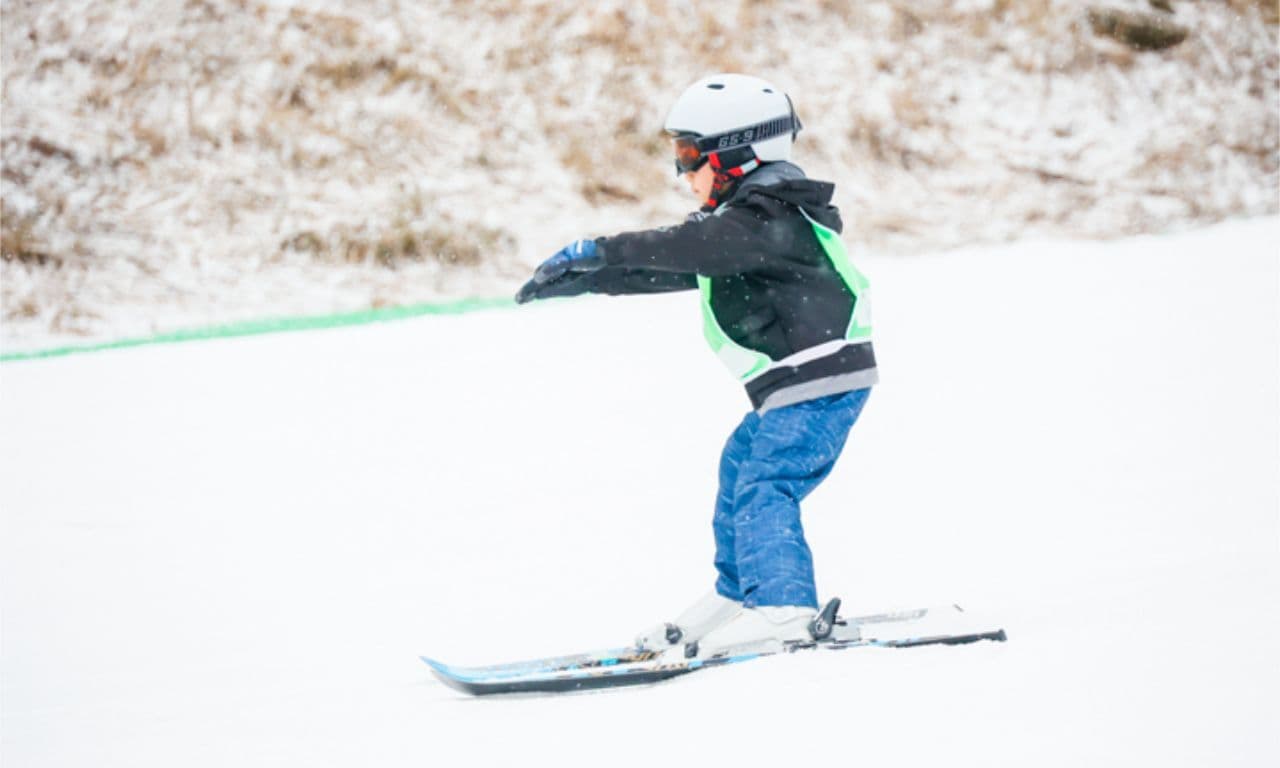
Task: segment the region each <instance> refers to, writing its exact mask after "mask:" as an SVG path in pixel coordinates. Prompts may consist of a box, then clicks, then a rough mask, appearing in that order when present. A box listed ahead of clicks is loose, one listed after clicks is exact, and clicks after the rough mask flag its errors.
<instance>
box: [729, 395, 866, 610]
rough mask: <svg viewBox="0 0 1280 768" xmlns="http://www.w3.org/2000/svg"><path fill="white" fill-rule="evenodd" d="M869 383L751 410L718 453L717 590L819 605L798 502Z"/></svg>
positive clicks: (836, 449) (826, 470)
mask: <svg viewBox="0 0 1280 768" xmlns="http://www.w3.org/2000/svg"><path fill="white" fill-rule="evenodd" d="M870 392H871V390H870V389H859V390H856V391H853V392H846V393H844V394H840V395H831V396H829V397H822V398H818V399H816V400H809V401H806V402H802V403H796V404H795V405H789V406H785V407H783V408H776V409H773V410H769V411H766V412H765V413H764V415H763V416H762V415H760V414H758V413H756V412H754V411H753V412H751V413H748V414H747V415H746V417H745V418H743V420H742V423H741V424H739V425H738V428H737V429H735V430H734V431H733V434H732V435H730V436H729V440H728V442H727V443H725V446H724V453H723V454H722V455H721V457H720V491H719V494H718V495H717V497H716V511H715V516H714V518H713V520H712V527H713V529H714V530H715V538H716V558H715V564H716V570H717V571H718V573H719V575H718V577H717V579H716V591H717V592H718V593H720V594H721V595H723V596H724V597H727V598H729V599H731V600H738V601H741V602H742V603H743V604H744V605H746V606H747V607H748V608H753V607H756V606H760V605H803V606H809V607H811V608H817V607H818V591H817V587H816V585H815V584H814V580H813V555H812V554H811V553H810V551H809V545H808V544H807V543H806V542H805V540H804V529H803V528H802V527H801V525H800V502H801V501H802V500H803V499H804V498H805V497H806V496H808V495H809V494H810V493H811V492H812V491H813V489H814V488H817V487H818V484H819V483H821V482H822V481H823V480H824V479H826V477H827V475H828V474H830V473H831V468H832V467H833V466H835V462H836V459H837V458H839V456H840V451H841V450H843V449H844V444H845V440H846V439H847V438H848V436H849V430H850V429H851V428H852V427H853V423H854V422H855V421H857V420H858V415H859V414H860V413H862V406H863V405H864V404H865V403H866V401H867V396H868V395H869V394H870Z"/></svg>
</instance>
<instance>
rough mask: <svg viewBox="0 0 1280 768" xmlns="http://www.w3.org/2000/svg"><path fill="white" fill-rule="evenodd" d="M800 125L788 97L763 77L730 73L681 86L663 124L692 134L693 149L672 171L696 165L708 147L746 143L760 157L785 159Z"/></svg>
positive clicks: (717, 148)
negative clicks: (696, 151)
mask: <svg viewBox="0 0 1280 768" xmlns="http://www.w3.org/2000/svg"><path fill="white" fill-rule="evenodd" d="M802 127H803V126H801V125H800V119H799V118H798V117H796V111H795V108H793V107H792V106H791V98H790V97H788V96H787V94H785V93H783V92H782V90H781V89H779V88H776V87H774V85H773V84H772V83H770V82H769V81H768V80H762V79H760V78H758V77H752V76H750V75H737V74H731V73H723V74H719V75H711V76H710V77H704V78H702V79H701V80H699V81H698V82H696V83H694V84H693V85H691V86H689V87H688V88H686V89H685V91H684V93H682V94H680V98H678V99H676V103H675V104H674V105H673V106H672V107H671V112H670V114H668V115H667V120H666V122H665V123H664V124H663V128H664V129H665V130H666V132H667V134H668V135H670V136H672V137H673V138H680V137H693V138H695V139H696V142H694V143H693V144H692V145H690V146H691V147H692V148H696V149H697V150H698V154H696V155H695V154H693V153H692V149H689V150H687V151H688V152H689V156H688V157H687V158H685V160H686V162H685V164H684V165H681V160H682V158H681V156H679V155H678V156H677V159H676V166H677V173H679V172H681V171H687V170H694V169H696V168H697V167H698V166H701V164H702V161H701V159H700V158H705V157H706V156H707V155H710V154H712V153H716V152H723V151H725V150H730V149H735V148H738V147H745V146H749V147H751V150H752V151H753V152H754V153H755V156H756V159H757V160H759V161H760V162H762V163H770V162H774V161H777V160H789V159H790V158H791V144H792V143H793V142H794V141H795V138H796V134H797V133H799V132H800V129H801V128H802ZM677 151H678V152H684V151H685V150H683V149H682V148H678V150H677ZM687 166H693V168H689V167H687Z"/></svg>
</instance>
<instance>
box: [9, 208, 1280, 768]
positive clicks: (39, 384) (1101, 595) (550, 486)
mask: <svg viewBox="0 0 1280 768" xmlns="http://www.w3.org/2000/svg"><path fill="white" fill-rule="evenodd" d="M1278 240H1280V219H1277V218H1274V217H1273V218H1267V219H1254V220H1243V221H1234V222H1229V223H1226V224H1223V225H1220V226H1216V227H1214V228H1211V229H1205V230H1199V231H1195V232H1191V233H1186V234H1182V235H1178V236H1175V237H1166V238H1140V239H1135V240H1129V241H1121V242H1114V243H1097V242H1090V243H1069V242H1044V243H1025V242H1024V243H1020V244H1014V245H1010V246H1006V247H1001V248H995V249H985V250H976V249H975V250H969V251H965V252H956V253H950V254H945V255H938V256H928V257H916V258H909V259H868V260H866V261H865V263H864V266H865V267H866V270H867V271H868V272H869V274H870V275H871V277H872V279H873V283H874V286H875V289H876V302H877V304H876V308H877V313H878V314H877V327H876V330H877V351H878V355H879V357H880V359H881V363H882V370H883V377H884V381H883V384H882V385H881V387H880V388H879V389H878V390H877V391H876V393H875V394H874V395H873V397H872V400H871V402H870V404H869V406H868V408H867V410H866V412H865V414H864V417H863V421H862V422H861V423H860V424H859V425H858V427H857V428H856V429H855V433H854V436H853V438H852V440H851V443H850V447H849V449H848V451H847V453H846V456H845V457H844V459H843V463H842V465H841V466H840V467H839V468H838V469H837V471H836V473H835V475H834V476H833V477H832V478H831V480H830V481H829V482H828V484H827V485H826V486H824V487H823V488H822V489H820V490H819V491H818V492H817V493H816V494H815V495H814V496H813V497H812V498H811V499H810V502H809V503H808V505H807V509H806V523H807V527H808V531H809V534H810V538H811V540H812V543H813V545H814V549H815V554H816V557H817V562H818V569H819V573H818V576H819V588H820V590H821V591H822V592H823V593H825V594H828V595H830V594H840V595H842V596H843V597H844V598H845V599H846V603H847V606H848V610H850V611H862V610H878V609H883V608H889V607H894V606H912V605H918V604H927V603H936V602H947V601H955V602H959V603H961V604H963V605H965V606H968V607H970V608H971V609H980V610H982V611H984V612H987V613H991V614H994V615H997V616H1000V617H1001V618H1002V619H1003V622H1004V626H1005V628H1006V629H1007V630H1008V632H1009V638H1010V639H1009V642H1008V643H1005V644H1002V645H998V644H982V645H978V646H969V647H961V648H927V649H917V650H912V651H890V650H872V649H868V650H857V651H849V652H846V653H843V654H834V655H812V656H807V657H806V656H796V657H789V658H775V659H769V660H765V661H761V662H758V663H754V664H750V665H745V666H742V667H738V668H733V669H723V670H715V671H710V672H707V673H705V674H700V675H694V676H692V677H689V678H684V679H681V680H677V681H673V682H671V683H669V684H664V685H661V686H658V687H653V688H646V689H639V690H629V691H625V692H615V693H606V694H595V695H578V696H568V697H560V698H518V699H505V700H501V699H500V700H472V699H466V698H463V697H461V696H459V695H457V694H455V693H454V692H452V691H450V690H448V689H446V688H444V687H443V686H441V685H439V684H438V683H436V682H435V681H434V680H433V679H432V678H431V676H430V675H429V674H428V670H427V669H426V668H425V667H424V666H423V665H422V664H421V663H420V662H419V661H418V660H417V655H418V654H419V653H430V654H432V655H435V656H437V657H439V658H442V659H445V660H448V661H453V662H458V663H480V662H486V661H496V660H501V659H504V658H509V657H512V656H523V655H531V654H541V653H544V652H556V651H568V650H575V649H580V648H587V647H592V646H597V645H612V644H616V643H617V642H618V641H620V640H625V639H627V638H629V637H630V635H631V633H632V632H633V631H634V630H635V629H637V628H639V627H641V626H643V625H645V624H647V623H649V622H651V621H653V620H655V619H662V618H665V617H669V616H670V615H671V613H672V612H673V611H674V610H676V609H678V608H680V607H682V605H683V604H684V603H685V602H686V601H687V600H689V599H692V598H693V597H694V596H696V594H698V593H699V592H701V591H702V590H703V589H704V588H705V587H706V586H707V585H709V583H710V579H711V567H710V563H709V560H710V527H709V520H710V513H711V509H710V505H711V499H712V495H713V492H714V488H713V477H714V469H715V464H716V459H717V454H718V450H719V447H720V443H721V441H722V439H723V437H724V436H725V435H726V434H727V433H728V431H729V430H730V429H731V428H732V426H733V425H734V424H735V423H736V420H737V418H738V417H739V416H740V414H741V412H742V411H743V410H744V408H745V400H744V399H743V397H742V395H741V394H740V393H738V392H736V391H735V389H734V385H733V384H732V383H731V382H730V381H729V380H728V379H727V377H725V376H724V375H723V374H722V373H721V372H720V371H719V370H718V368H717V363H716V362H715V361H714V359H713V358H712V356H711V355H710V354H708V353H707V352H706V351H705V350H704V349H703V348H702V346H701V340H700V338H699V333H698V328H699V319H698V310H697V306H696V302H695V300H694V297H693V296H692V295H691V294H689V295H683V296H681V295H675V296H666V297H657V298H645V299H632V300H609V299H585V300H578V301H571V302H559V303H552V304H547V305H541V306H537V305H535V306H532V307H526V308H521V309H519V310H511V311H495V312H490V313H483V314H475V315H468V316H462V317H432V318H422V319H418V320H413V321H405V322H402V323H397V324H391V325H379V326H365V327H359V328H349V329H341V330H333V331H326V332H318V333H311V334H288V335H281V336H267V337H256V338H250V339H239V340H232V341H214V342H206V343H193V344H186V345H179V346H169V347H150V348H140V349H135V350H129V351H121V352H114V353H103V354H97V355H86V356H77V357H70V358H62V359H56V360H48V361H40V362H30V363H12V364H6V365H5V366H3V368H0V424H2V425H3V426H2V428H0V435H2V436H0V509H2V511H0V524H2V526H3V527H2V529H0V576H2V577H3V584H2V587H0V589H2V592H0V596H2V598H3V617H2V618H3V625H2V632H3V634H2V638H0V662H2V665H0V672H2V675H0V676H2V678H3V679H2V683H0V685H2V688H0V705H2V707H3V720H2V721H0V762H3V764H4V765H5V767H6V768H25V767H26V766H71V765H75V766H79V765H92V766H102V767H105V766H174V765H183V766H198V765H235V766H252V765H264V766H278V765H307V766H316V765H377V766H389V765H424V764H437V765H463V764H479V765H484V764H495V765H511V764H523V763H528V762H530V761H533V762H541V761H542V760H546V759H552V758H554V759H555V761H556V764H563V765H625V764H635V765H653V764H655V763H658V764H681V765H684V764H690V765H694V764H698V765H747V764H764V763H765V761H766V760H773V761H783V760H786V761H794V760H803V761H805V762H811V761H825V760H828V759H830V760H832V761H833V762H834V764H840V765H844V764H866V765H975V766H976V765H982V766H1082V765H1088V766H1137V765H1161V766H1206V765H1213V766H1235V765H1239V766H1263V765H1275V764H1277V759H1280V741H1278V737H1277V735H1276V734H1277V724H1280V654H1278V653H1277V651H1276V650H1275V649H1276V648H1277V647H1280V615H1278V608H1277V606H1278V605H1280V602H1278V601H1277V597H1278V592H1280V589H1278V587H1280V528H1278V519H1277V517H1278V510H1280V498H1278V495H1280V469H1278V468H1280V413H1278V408H1280V360H1278V356H1277V350H1278V349H1280V260H1278V259H1277V254H1276V246H1275V244H1276V242H1277V241H1278ZM624 349H625V350H626V352H625V353H624V352H623V351H622V350H624Z"/></svg>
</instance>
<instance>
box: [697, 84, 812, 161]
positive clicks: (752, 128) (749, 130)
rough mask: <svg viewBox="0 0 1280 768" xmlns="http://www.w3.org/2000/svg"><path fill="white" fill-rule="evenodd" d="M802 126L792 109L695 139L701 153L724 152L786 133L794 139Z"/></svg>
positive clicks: (789, 100) (788, 100) (789, 98)
mask: <svg viewBox="0 0 1280 768" xmlns="http://www.w3.org/2000/svg"><path fill="white" fill-rule="evenodd" d="M787 104H788V106H790V104H791V97H787ZM803 127H804V126H802V125H801V124H800V118H798V117H796V113H795V111H794V110H792V112H791V114H789V115H785V116H783V117H775V118H774V119H772V120H766V121H764V122H763V123H756V124H755V125H749V126H747V127H745V128H738V129H736V130H732V131H725V132H724V133H718V134H716V135H714V136H704V137H702V138H700V139H697V140H696V142H697V143H696V146H697V147H698V149H699V151H701V152H702V153H703V154H708V153H711V152H724V151H725V150H727V149H737V148H738V147H745V146H747V145H749V144H755V143H756V142H760V141H768V140H769V139H776V138H777V137H779V136H781V135H783V134H786V133H790V134H791V138H792V139H794V138H795V137H796V134H797V133H799V132H800V129H801V128H803Z"/></svg>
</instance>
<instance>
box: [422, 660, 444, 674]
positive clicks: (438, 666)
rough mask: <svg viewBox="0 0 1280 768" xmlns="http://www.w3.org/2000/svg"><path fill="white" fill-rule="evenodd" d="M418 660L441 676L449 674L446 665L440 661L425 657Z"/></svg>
mask: <svg viewBox="0 0 1280 768" xmlns="http://www.w3.org/2000/svg"><path fill="white" fill-rule="evenodd" d="M418 658H420V659H422V661H423V663H425V664H426V665H427V666H428V667H431V668H432V669H434V670H435V671H436V672H439V673H440V674H442V675H447V674H449V665H448V664H445V663H444V662H441V661H436V660H435V659H432V658H428V657H426V656H419V657H418Z"/></svg>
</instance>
